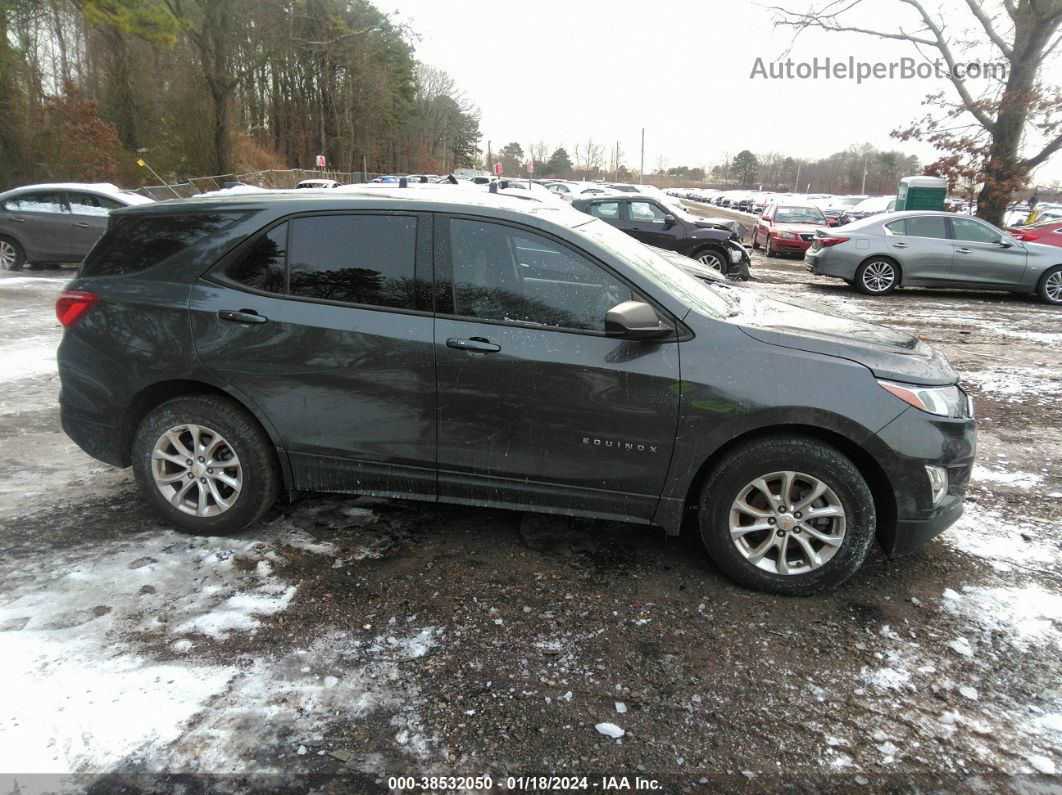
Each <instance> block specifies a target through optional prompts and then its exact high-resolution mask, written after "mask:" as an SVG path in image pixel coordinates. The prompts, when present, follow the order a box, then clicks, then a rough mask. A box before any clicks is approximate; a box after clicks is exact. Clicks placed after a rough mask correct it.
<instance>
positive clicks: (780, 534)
mask: <svg viewBox="0 0 1062 795" xmlns="http://www.w3.org/2000/svg"><path fill="white" fill-rule="evenodd" d="M784 535H785V530H779V531H778V537H779V538H781V537H782V536H784Z"/></svg>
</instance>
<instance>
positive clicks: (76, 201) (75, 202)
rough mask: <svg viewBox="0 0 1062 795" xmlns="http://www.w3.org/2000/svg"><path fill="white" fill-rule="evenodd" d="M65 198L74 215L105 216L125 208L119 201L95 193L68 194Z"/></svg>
mask: <svg viewBox="0 0 1062 795" xmlns="http://www.w3.org/2000/svg"><path fill="white" fill-rule="evenodd" d="M67 198H68V199H69V200H70V212H72V213H73V214H74V215H107V214H108V213H110V211H111V210H119V209H121V208H122V207H125V205H124V204H122V203H121V202H120V201H116V200H115V199H112V198H110V197H109V196H99V195H97V194H95V193H68V194H67Z"/></svg>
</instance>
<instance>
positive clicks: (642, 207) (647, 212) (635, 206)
mask: <svg viewBox="0 0 1062 795" xmlns="http://www.w3.org/2000/svg"><path fill="white" fill-rule="evenodd" d="M629 207H630V214H631V220H632V221H663V220H664V218H665V217H666V216H667V213H665V212H664V211H663V209H662V208H661V207H660V206H659V205H656V204H654V203H653V202H631V203H630V205H629Z"/></svg>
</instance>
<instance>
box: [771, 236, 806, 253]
mask: <svg viewBox="0 0 1062 795" xmlns="http://www.w3.org/2000/svg"><path fill="white" fill-rule="evenodd" d="M812 242H813V241H811V240H801V239H800V238H797V239H796V240H793V239H792V238H785V237H778V236H777V235H771V247H772V248H773V249H775V250H776V251H786V252H796V253H803V252H805V251H807V250H808V249H809V248H811V244H812Z"/></svg>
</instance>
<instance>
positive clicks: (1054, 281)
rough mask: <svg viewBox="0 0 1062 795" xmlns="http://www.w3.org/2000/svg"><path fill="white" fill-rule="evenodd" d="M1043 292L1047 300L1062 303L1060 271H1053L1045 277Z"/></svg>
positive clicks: (1061, 276) (1061, 275) (1061, 272)
mask: <svg viewBox="0 0 1062 795" xmlns="http://www.w3.org/2000/svg"><path fill="white" fill-rule="evenodd" d="M1044 292H1045V293H1047V297H1048V299H1049V300H1051V301H1053V302H1054V303H1062V271H1055V272H1054V273H1052V274H1051V275H1050V276H1048V277H1047V281H1046V282H1045V283H1044Z"/></svg>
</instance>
